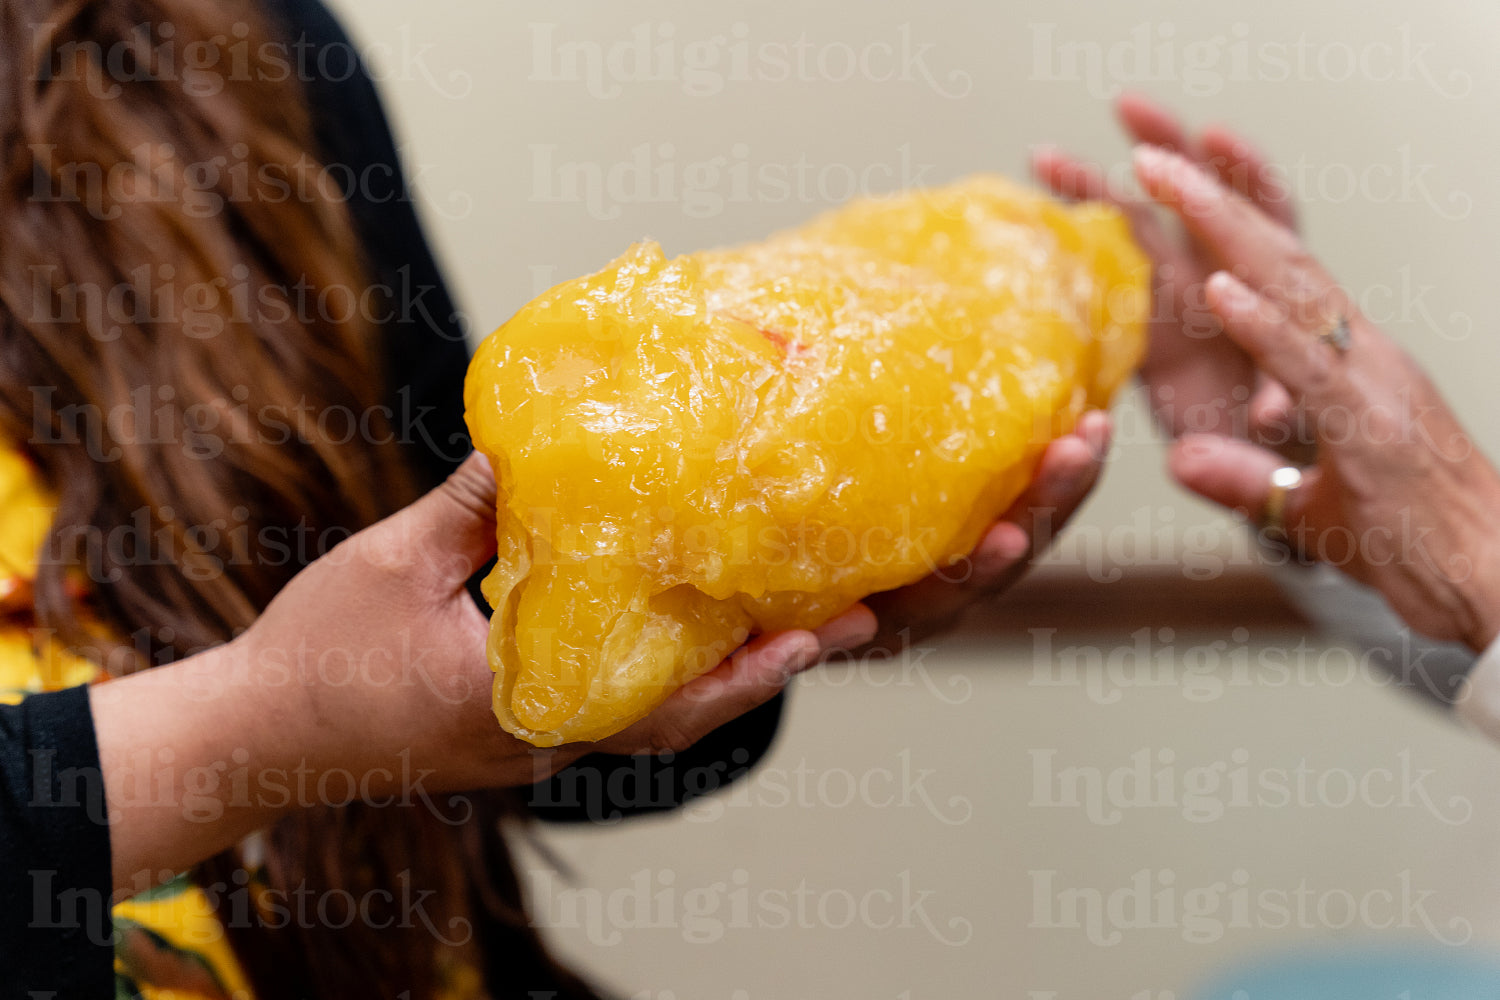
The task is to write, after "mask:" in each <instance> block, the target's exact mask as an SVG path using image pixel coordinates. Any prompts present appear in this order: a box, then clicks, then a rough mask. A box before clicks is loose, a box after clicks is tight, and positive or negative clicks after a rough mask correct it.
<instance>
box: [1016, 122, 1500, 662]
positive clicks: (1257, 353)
mask: <svg viewBox="0 0 1500 1000" xmlns="http://www.w3.org/2000/svg"><path fill="white" fill-rule="evenodd" d="M1119 114H1120V118H1121V121H1122V123H1123V125H1124V127H1125V130H1126V131H1127V132H1128V133H1129V134H1130V136H1131V137H1132V138H1133V139H1135V140H1136V142H1137V143H1139V144H1140V145H1138V146H1137V147H1136V154H1135V175H1136V179H1137V180H1138V181H1139V182H1140V185H1141V187H1142V188H1143V189H1144V190H1145V192H1146V195H1147V196H1148V197H1147V198H1146V199H1144V200H1143V199H1141V198H1139V197H1131V196H1129V195H1127V194H1126V193H1124V187H1125V186H1124V185H1122V184H1119V183H1117V181H1118V178H1110V177H1108V176H1106V175H1105V174H1104V173H1103V172H1102V171H1101V170H1099V169H1098V168H1096V167H1093V166H1091V165H1088V164H1085V163H1083V162H1081V161H1079V160H1076V159H1074V158H1072V157H1070V156H1068V155H1067V154H1065V153H1062V152H1060V151H1058V150H1055V149H1043V150H1040V151H1038V153H1037V154H1036V157H1035V162H1034V167H1035V170H1036V173H1037V175H1038V177H1039V178H1040V179H1041V180H1042V181H1043V183H1045V184H1046V185H1047V186H1049V187H1050V188H1052V190H1053V191H1054V192H1056V193H1058V194H1060V195H1063V196H1065V197H1074V198H1090V199H1099V200H1104V201H1109V202H1111V203H1113V204H1115V205H1117V206H1118V207H1119V208H1121V210H1122V211H1124V212H1125V214H1126V216H1127V217H1128V218H1129V219H1130V222H1131V228H1132V230H1133V231H1134V233H1135V237H1136V240H1137V242H1139V243H1140V244H1141V246H1142V248H1143V249H1144V250H1145V251H1146V252H1147V254H1148V255H1149V256H1150V257H1151V259H1152V263H1153V265H1154V268H1155V288H1154V294H1155V300H1156V301H1155V304H1154V307H1153V310H1152V323H1151V331H1150V335H1151V336H1150V348H1149V350H1148V352H1147V356H1146V360H1145V363H1144V365H1143V366H1142V369H1141V379H1142V381H1143V382H1144V383H1145V386H1146V389H1147V391H1148V393H1149V395H1150V399H1151V403H1152V406H1153V409H1154V411H1155V413H1156V415H1157V417H1158V419H1159V421H1160V423H1161V424H1162V425H1163V426H1164V427H1165V428H1166V429H1167V431H1168V432H1169V433H1171V434H1172V436H1173V437H1174V438H1177V442H1176V444H1175V446H1174V447H1173V450H1172V453H1171V457H1170V465H1171V470H1172V473H1173V475H1174V476H1175V477H1176V478H1177V479H1178V481H1179V482H1181V483H1182V484H1183V485H1184V486H1186V487H1187V488H1188V489H1190V490H1192V491H1193V492H1196V493H1198V494H1200V495H1202V496H1204V497H1207V498H1208V499H1210V500H1214V501H1217V502H1219V503H1221V504H1224V505H1226V506H1229V507H1233V508H1236V509H1238V510H1240V511H1242V512H1243V513H1244V514H1245V515H1246V516H1247V517H1249V518H1251V519H1253V520H1255V521H1256V522H1257V523H1258V524H1260V525H1261V526H1262V527H1263V528H1264V529H1266V530H1267V533H1268V534H1269V535H1271V536H1273V537H1275V538H1278V539H1281V540H1283V541H1285V542H1286V544H1288V545H1289V546H1291V547H1292V548H1293V549H1294V550H1295V551H1297V552H1298V553H1299V554H1301V555H1302V556H1303V557H1304V558H1311V559H1317V560H1320V561H1323V562H1328V563H1332V564H1333V565H1335V566H1337V567H1339V568H1340V569H1342V570H1343V571H1345V572H1346V573H1348V574H1349V575H1350V576H1352V577H1354V578H1355V579H1357V580H1359V581H1361V582H1363V583H1366V584H1368V585H1370V586H1372V587H1374V588H1375V589H1377V590H1379V591H1380V592H1381V594H1382V595H1383V596H1384V597H1385V598H1386V601H1387V602H1388V603H1389V604H1390V605H1391V607H1392V608H1393V609H1394V610H1395V611H1396V613H1397V614H1399V615H1400V616H1401V617H1402V618H1403V619H1405V621H1406V623H1407V624H1408V625H1410V626H1412V627H1413V628H1414V629H1416V630H1417V631H1419V632H1423V633H1426V634H1427V635H1429V636H1431V637H1433V638H1436V639H1444V640H1458V641H1462V642H1465V643H1467V644H1468V645H1469V646H1470V647H1471V648H1473V649H1474V650H1476V651H1479V650H1483V649H1485V648H1487V647H1488V646H1489V644H1490V643H1491V641H1492V640H1493V639H1494V638H1495V637H1496V635H1497V634H1500V476H1497V474H1496V472H1495V469H1494V468H1493V466H1492V465H1491V464H1490V463H1489V461H1488V460H1486V458H1485V457H1484V456H1483V455H1482V454H1481V453H1480V452H1479V451H1478V450H1477V449H1476V447H1475V446H1474V443H1473V441H1472V440H1471V439H1470V438H1469V436H1468V434H1467V433H1465V431H1464V429H1463V427H1462V426H1460V425H1459V423H1458V420H1457V419H1456V418H1455V417H1454V415H1453V413H1452V411H1451V410H1450V409H1449V408H1448V406H1447V405H1446V404H1445V403H1444V402H1443V400H1442V397H1441V396H1440V395H1439V394H1438V392H1437V390H1436V389H1435V388H1434V387H1433V385H1432V383H1431V382H1430V381H1429V380H1428V379H1427V377H1426V375H1425V374H1424V373H1423V372H1422V371H1421V370H1420V368H1418V367H1417V365H1416V364H1415V363H1414V362H1413V361H1412V360H1411V358H1410V357H1408V356H1407V355H1406V354H1405V352H1403V351H1402V350H1401V349H1400V348H1399V347H1398V346H1397V345H1396V344H1395V343H1393V342H1392V341H1391V340H1390V339H1388V338H1387V337H1386V336H1385V335H1384V334H1383V333H1381V331H1380V330H1378V329H1377V328H1376V327H1375V326H1374V324H1372V323H1371V322H1370V321H1369V320H1367V319H1366V318H1364V317H1363V316H1362V315H1361V314H1360V313H1359V311H1358V310H1357V309H1356V308H1355V305H1354V303H1353V301H1352V300H1351V299H1350V297H1349V295H1348V294H1347V293H1345V291H1344V290H1343V289H1342V288H1340V287H1339V285H1338V284H1337V283H1336V282H1334V280H1333V279H1332V278H1330V277H1329V276H1328V274H1327V272H1326V271H1325V270H1324V269H1323V267H1322V266H1321V265H1320V264H1319V263H1318V261H1317V260H1316V259H1314V258H1313V257H1312V255H1311V254H1310V253H1309V252H1308V251H1307V249H1306V248H1305V247H1304V246H1303V244H1302V242H1301V240H1300V239H1299V238H1298V236H1297V233H1296V225H1295V221H1296V220H1295V212H1294V210H1293V207H1292V203H1291V199H1290V195H1289V192H1288V191H1287V190H1286V188H1285V185H1284V184H1282V183H1281V181H1280V180H1279V178H1278V177H1277V176H1276V175H1275V174H1274V173H1273V172H1272V171H1271V170H1270V169H1269V168H1268V166H1267V162H1266V160H1265V159H1264V158H1263V157H1262V156H1261V155H1260V154H1259V153H1258V152H1256V150H1255V149H1254V147H1253V146H1251V144H1250V143H1248V142H1247V141H1245V140H1244V139H1243V138H1242V137H1241V136H1239V135H1237V134H1235V133H1233V132H1230V131H1228V130H1226V129H1223V128H1211V129H1206V130H1204V131H1203V133H1202V134H1200V135H1197V136H1193V135H1190V134H1189V133H1188V132H1187V131H1186V130H1185V129H1184V128H1183V127H1182V125H1181V124H1180V123H1179V122H1178V120H1177V119H1176V118H1175V117H1174V116H1173V115H1172V114H1171V112H1169V111H1167V110H1166V109H1164V108H1161V107H1159V106H1157V105H1155V104H1153V103H1152V102H1150V101H1148V100H1146V99H1145V98H1143V97H1141V96H1139V95H1134V94H1127V95H1125V96H1124V97H1122V98H1121V99H1120V102H1119ZM1153 203H1155V204H1153ZM1155 205H1160V206H1164V207H1165V208H1166V209H1168V211H1169V212H1170V213H1171V214H1173V215H1175V216H1176V217H1177V218H1178V220H1180V222H1181V223H1182V229H1183V230H1184V234H1183V236H1182V237H1181V238H1173V236H1172V235H1171V234H1170V233H1169V231H1168V229H1167V228H1166V227H1164V226H1163V225H1162V220H1161V219H1160V218H1159V216H1158V214H1157V211H1156V209H1155ZM1289 462H1291V463H1295V464H1289Z"/></svg>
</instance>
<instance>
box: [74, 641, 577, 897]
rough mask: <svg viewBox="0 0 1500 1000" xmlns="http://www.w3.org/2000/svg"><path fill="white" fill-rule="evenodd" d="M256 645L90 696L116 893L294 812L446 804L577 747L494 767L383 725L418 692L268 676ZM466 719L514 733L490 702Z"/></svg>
mask: <svg viewBox="0 0 1500 1000" xmlns="http://www.w3.org/2000/svg"><path fill="white" fill-rule="evenodd" d="M249 638H250V637H249V636H248V635H247V636H245V637H241V638H240V639H237V640H235V641H234V642H232V643H229V644H227V645H224V646H220V647H217V648H215V649H213V650H210V651H207V652H204V653H200V654H199V655H197V656H194V657H191V658H189V659H186V660H183V661H181V662H178V663H176V664H172V665H169V666H163V667H157V668H154V669H151V670H147V671H142V672H140V673H137V674H132V675H130V676H128V677H125V678H122V679H119V680H114V681H110V682H108V683H105V684H100V685H96V686H95V687H94V688H93V689H92V691H91V693H90V703H91V708H92V711H93V716H94V728H95V733H96V738H97V740H98V745H99V756H100V764H101V767H102V771H103V778H104V789H105V797H106V801H107V804H108V814H109V824H110V855H111V862H112V867H113V873H114V878H113V882H114V889H115V891H116V892H117V893H120V894H122V895H129V894H133V893H135V892H140V891H142V890H144V889H146V888H149V887H150V886H152V885H155V884H157V883H159V882H162V881H164V880H166V879H169V878H171V877H172V876H173V875H175V874H176V873H178V872H180V871H183V870H185V869H187V868H190V867H191V866H192V865H194V864H196V863H198V862H200V861H202V860H204V859H206V858H208V857H211V856H212V855H214V854H217V853H218V852H220V851H223V850H225V849H227V848H229V847H231V846H233V845H234V844H236V843H238V842H239V841H240V840H242V839H243V838H244V837H245V836H246V835H248V834H250V833H252V832H253V831H255V830H258V829H260V828H262V827H264V826H266V825H268V824H269V823H271V822H273V821H275V820H276V819H277V818H279V817H280V816H282V815H285V814H286V813H288V812H290V811H292V810H295V809H300V808H308V807H314V806H341V805H345V804H347V803H349V802H352V801H355V800H362V801H365V802H370V803H373V804H375V805H390V806H395V807H414V808H429V809H444V808H447V805H446V796H443V795H441V793H447V792H452V791H455V790H459V789H468V788H476V787H481V786H487V785H506V784H511V785H521V784H527V783H530V782H532V781H537V780H540V779H542V778H544V777H546V776H547V775H549V774H551V773H552V772H553V771H555V770H557V769H558V768H559V767H562V766H564V765H566V764H567V763H569V762H570V761H571V760H572V759H574V758H576V757H577V756H579V755H580V754H581V753H582V750H581V749H571V750H568V749H565V750H564V751H560V752H556V753H538V754H536V755H534V756H531V757H527V756H517V755H515V754H514V753H513V752H511V753H507V754H504V755H497V757H496V760H497V761H498V760H500V759H501V757H502V756H503V758H504V760H503V763H500V764H496V763H494V762H492V761H491V760H490V759H489V756H488V755H487V754H484V753H475V752H474V744H475V743H476V742H478V741H476V740H473V739H467V740H465V741H464V742H466V743H467V746H453V745H452V744H453V742H454V741H453V740H451V739H448V738H447V737H446V734H445V733H444V732H443V731H442V730H443V729H444V728H445V727H442V726H435V727H427V728H428V729H429V730H432V729H436V730H438V731H436V732H432V731H428V732H426V733H425V734H424V733H413V732H412V731H410V730H406V729H404V728H403V727H402V726H399V725H388V724H384V723H383V722H382V721H381V716H382V715H384V714H385V712H386V710H387V709H388V706H389V705H390V704H391V703H392V702H399V701H402V700H407V701H409V700H410V695H411V693H410V692H409V691H405V692H403V691H399V690H385V689H382V688H381V687H379V686H371V685H368V684H366V685H359V684H348V685H341V686H340V685H335V686H329V685H326V684H323V685H320V684H318V683H316V682H311V683H310V682H309V681H308V680H307V678H305V677H301V676H298V675H296V674H295V673H293V674H287V673H286V672H284V671H279V670H267V669H265V662H264V661H265V660H266V659H267V650H265V649H264V648H262V647H261V646H260V645H257V644H254V643H251V642H249ZM273 662H281V661H280V660H273ZM486 702H487V699H486ZM463 711H464V712H467V713H471V714H476V715H484V716H486V717H487V718H486V719H485V720H483V721H486V722H487V732H489V733H493V738H494V740H495V742H496V743H499V742H501V741H502V740H508V739H509V738H508V737H506V736H505V734H503V733H501V732H500V730H499V727H498V726H496V725H495V724H494V721H493V718H492V717H488V706H487V704H482V705H476V706H473V707H472V709H471V707H470V706H467V705H466V706H464V709H463ZM340 720H342V723H341V722H340ZM434 796H439V797H437V798H433V797H434Z"/></svg>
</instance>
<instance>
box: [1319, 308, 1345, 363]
mask: <svg viewBox="0 0 1500 1000" xmlns="http://www.w3.org/2000/svg"><path fill="white" fill-rule="evenodd" d="M1352 340H1353V336H1352V334H1351V333H1350V330H1349V317H1348V316H1347V315H1345V314H1344V313H1339V315H1338V318H1337V319H1334V320H1333V321H1332V322H1330V323H1329V324H1328V325H1327V326H1325V327H1323V330H1322V332H1321V333H1319V334H1318V343H1320V344H1327V345H1328V346H1330V347H1332V348H1333V349H1334V350H1335V351H1337V352H1338V353H1340V354H1346V353H1348V351H1349V344H1350V342H1351V341H1352Z"/></svg>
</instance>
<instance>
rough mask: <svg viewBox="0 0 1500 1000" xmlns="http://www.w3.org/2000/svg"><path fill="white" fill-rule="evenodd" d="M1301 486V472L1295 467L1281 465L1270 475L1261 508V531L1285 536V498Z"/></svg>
mask: <svg viewBox="0 0 1500 1000" xmlns="http://www.w3.org/2000/svg"><path fill="white" fill-rule="evenodd" d="M1301 485H1302V470H1301V469H1300V468H1298V467H1297V466H1295V465H1283V466H1282V467H1281V468H1279V469H1277V470H1276V471H1274V472H1272V473H1271V483H1270V489H1269V490H1267V492H1266V504H1265V506H1264V507H1263V508H1261V514H1260V526H1261V530H1263V531H1266V532H1268V533H1271V534H1275V535H1280V536H1282V537H1285V536H1286V498H1287V497H1288V496H1289V495H1290V494H1291V492H1292V491H1293V490H1295V489H1296V488H1297V487H1299V486H1301Z"/></svg>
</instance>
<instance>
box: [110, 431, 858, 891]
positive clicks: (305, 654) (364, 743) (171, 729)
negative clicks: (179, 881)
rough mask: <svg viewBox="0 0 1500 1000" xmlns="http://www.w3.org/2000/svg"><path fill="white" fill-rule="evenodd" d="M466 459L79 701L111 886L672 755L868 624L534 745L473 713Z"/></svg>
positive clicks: (790, 645)
mask: <svg viewBox="0 0 1500 1000" xmlns="http://www.w3.org/2000/svg"><path fill="white" fill-rule="evenodd" d="M494 550H495V482H494V477H493V475H492V473H491V471H490V468H489V466H488V465H487V464H486V463H485V460H484V459H483V458H482V457H479V456H475V457H472V458H470V459H469V460H468V461H467V462H466V463H465V464H464V465H463V467H462V468H460V469H459V470H458V471H457V472H456V473H454V474H453V476H451V477H450V478H449V479H448V481H447V482H445V483H444V484H443V485H442V486H440V487H438V488H437V489H436V490H434V491H433V492H432V493H430V494H428V495H427V496H426V497H423V498H422V499H421V500H419V501H417V502H416V503H415V504H413V505H412V506H410V507H408V508H407V509H405V510H403V511H401V512H400V513H398V514H395V515H394V516H392V517H389V518H387V519H386V520H384V521H381V522H380V523H378V524H375V525H373V526H371V527H369V528H367V529H366V530H364V531H361V532H359V533H358V534H356V535H354V536H352V537H351V538H349V539H348V540H346V541H344V542H343V543H341V544H340V545H339V546H337V547H336V548H335V549H334V550H333V551H331V552H329V553H328V554H327V555H326V556H324V557H323V558H321V559H319V560H317V561H316V562H314V563H313V564H311V565H310V566H308V567H307V568H306V569H304V570H303V571H302V572H301V573H299V574H298V575H297V576H296V577H295V578H294V579H293V580H292V582H291V583H290V584H288V585H287V587H286V588H285V589H284V590H283V591H282V592H281V593H280V594H279V595H278V596H277V597H276V599H275V600H274V601H272V602H271V604H270V606H269V607H267V608H266V610H265V613H264V614H263V615H262V616H261V617H260V618H259V619H258V620H257V621H256V622H255V624H254V625H253V626H252V627H251V628H250V629H249V630H247V631H246V632H245V633H244V634H243V635H241V636H240V637H239V638H237V639H235V640H234V641H233V642H230V643H228V644H226V645H224V646H221V647H218V648H216V649H213V650H210V651H208V652H205V653H202V654H199V655H198V656H194V657H191V658H189V659H186V660H183V661H182V662H180V663H177V664H173V665H171V666H165V667H158V668H155V669H153V670H148V671H143V672H141V673H138V674H134V675H132V676H130V677H127V678H124V679H122V680H118V681H111V682H109V683H107V684H103V685H100V686H98V687H96V688H95V689H94V690H93V691H92V692H91V696H90V697H91V703H92V706H93V712H94V721H95V731H96V734H97V738H98V742H99V750H100V758H101V762H102V765H103V769H104V784H105V792H106V796H107V798H108V809H109V819H110V825H111V853H112V855H113V860H114V871H115V884H116V887H117V888H121V889H126V890H127V891H132V892H136V891H140V890H141V889H144V888H147V887H149V886H150V885H152V884H154V883H155V882H156V881H159V880H160V879H162V878H166V877H169V876H170V875H171V874H172V873H175V872H177V871H180V870H182V869H184V868H186V867H188V866H190V865H192V864H194V863H196V862H197V861H200V860H202V859H203V858H205V857H208V856H210V855H212V854H214V853H216V852H218V851H220V850H223V849H224V848H226V847H228V846H230V845H232V844H234V843H235V842H237V841H238V840H239V839H240V838H242V837H243V836H245V835H246V834H247V833H249V832H251V831H253V830H255V829H257V828H259V827H261V826H263V825H265V824H266V823H268V822H270V821H271V820H274V819H275V818H277V816H279V815H280V814H282V813H284V812H287V811H289V810H291V809H295V808H298V807H304V806H309V805H339V804H343V803H346V802H349V801H353V800H355V799H361V800H364V801H369V802H374V803H377V804H378V803H381V802H392V801H398V802H407V803H410V802H412V801H413V800H414V799H418V798H420V797H421V796H427V795H435V794H440V793H443V792H452V791H459V790H464V789H471V788H480V787H496V786H507V785H509V786H517V785H529V784H532V783H534V782H536V781H538V780H541V779H542V778H545V777H547V776H549V775H550V774H552V773H553V772H555V771H557V770H559V769H560V768H562V767H564V766H566V765H567V764H569V763H571V762H572V761H573V760H576V759H577V758H578V757H580V756H582V755H583V754H585V753H588V752H590V751H597V750H601V749H603V750H607V751H611V752H618V753H638V752H642V753H650V752H658V751H664V750H683V749H686V748H687V747H688V746H690V745H691V744H692V743H694V742H696V741H697V740H698V739H700V738H701V737H703V736H705V735H707V734H708V733H709V732H710V731H712V730H713V729H715V728H717V727H718V726H720V725H723V724H724V723H726V722H728V721H730V720H731V719H733V718H735V717H737V716H739V715H741V714H743V713H744V712H747V711H749V710H750V709H751V708H754V707H755V706H757V705H759V704H761V703H763V702H765V701H767V700H769V699H770V698H772V697H773V696H774V695H775V694H776V693H777V692H778V691H780V690H781V689H782V688H783V687H784V686H785V685H786V683H787V681H788V680H789V679H790V678H791V676H792V675H794V674H795V673H796V672H797V671H799V670H801V669H804V668H806V667H808V666H811V665H812V664H814V663H815V662H817V660H818V659H819V657H820V656H822V655H823V654H824V653H826V652H828V651H829V650H831V649H833V648H835V647H839V648H843V647H852V646H857V645H859V644H861V643H863V642H865V641H867V640H868V639H869V638H870V637H871V636H872V635H873V634H874V631H875V624H874V619H873V617H872V615H871V614H870V612H869V611H868V609H866V608H864V607H863V606H861V605H856V606H855V607H854V608H852V609H850V610H849V611H848V612H846V613H845V614H843V615H841V616H840V617H839V618H836V619H834V620H833V621H831V622H829V623H827V624H826V625H824V626H822V627H821V628H819V629H818V630H817V631H816V632H807V631H795V632H783V633H780V634H777V635H766V636H761V637H759V638H758V639H756V640H755V641H754V642H752V643H750V644H749V645H747V646H745V647H744V648H742V649H741V650H739V651H738V652H736V653H735V654H734V655H733V656H731V657H730V658H729V659H728V660H726V661H725V662H724V663H722V664H720V665H719V666H718V667H717V668H715V669H714V670H713V671H711V672H710V673H708V674H705V675H704V676H702V677H700V678H698V679H697V680H695V681H693V682H692V683H691V684H688V685H687V686H685V687H683V688H682V689H681V690H679V691H677V692H676V693H674V694H673V695H672V696H671V697H670V698H668V699H667V700H666V701H665V702H664V703H663V704H662V705H661V706H660V707H659V708H658V709H657V710H656V712H654V713H653V714H652V715H651V716H649V717H648V718H646V719H644V720H642V721H641V722H640V723H638V724H637V725H635V726H634V727H632V728H631V729H629V730H626V731H625V732H623V733H620V734H618V735H616V736H614V737H612V738H611V739H610V740H609V741H607V743H604V744H576V745H569V746H564V747H559V748H557V749H554V750H538V749H536V748H534V747H532V746H530V745H529V744H527V743H524V742H522V741H520V740H518V739H516V738H515V737H513V736H511V735H510V734H509V733H506V732H505V731H504V730H502V729H501V728H500V725H499V723H498V722H497V721H496V720H495V716H494V713H493V712H492V711H491V707H490V690H491V682H492V676H493V675H492V674H491V672H490V669H489V666H488V663H487V661H486V657H485V640H486V638H487V636H488V633H489V623H488V621H486V619H485V616H484V614H483V613H482V612H481V611H480V610H479V608H478V607H477V606H475V604H474V602H473V600H472V599H471V598H470V596H469V594H468V592H467V590H466V589H465V583H466V581H467V580H468V579H469V578H470V577H471V576H472V575H473V574H474V573H475V572H476V571H477V570H478V569H479V568H480V567H481V566H483V565H484V563H485V562H486V561H488V560H489V558H490V557H491V556H492V555H493V554H494Z"/></svg>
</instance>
